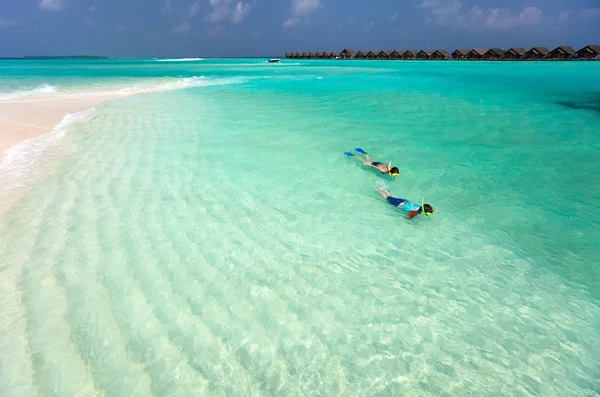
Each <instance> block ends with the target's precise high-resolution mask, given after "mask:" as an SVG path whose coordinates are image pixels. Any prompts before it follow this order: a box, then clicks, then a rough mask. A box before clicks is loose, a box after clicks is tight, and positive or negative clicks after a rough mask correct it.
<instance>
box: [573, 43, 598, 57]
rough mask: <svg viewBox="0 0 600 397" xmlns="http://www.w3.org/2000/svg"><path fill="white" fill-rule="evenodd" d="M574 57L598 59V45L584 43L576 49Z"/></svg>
mask: <svg viewBox="0 0 600 397" xmlns="http://www.w3.org/2000/svg"><path fill="white" fill-rule="evenodd" d="M575 57H576V58H578V59H596V60H600V46H597V45H586V46H585V47H583V48H582V49H581V50H579V51H577V53H576V55H575Z"/></svg>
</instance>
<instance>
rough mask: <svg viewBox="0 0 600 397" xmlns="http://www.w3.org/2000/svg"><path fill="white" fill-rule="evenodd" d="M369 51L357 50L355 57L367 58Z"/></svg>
mask: <svg viewBox="0 0 600 397" xmlns="http://www.w3.org/2000/svg"><path fill="white" fill-rule="evenodd" d="M368 53H369V51H366V50H365V51H357V52H356V55H354V58H356V59H367V54H368Z"/></svg>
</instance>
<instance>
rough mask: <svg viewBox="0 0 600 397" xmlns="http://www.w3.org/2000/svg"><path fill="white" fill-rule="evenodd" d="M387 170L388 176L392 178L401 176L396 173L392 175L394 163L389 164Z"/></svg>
mask: <svg viewBox="0 0 600 397" xmlns="http://www.w3.org/2000/svg"><path fill="white" fill-rule="evenodd" d="M387 169H388V175H389V176H391V177H392V178H393V177H395V176H400V174H396V173H394V174H392V162H391V161H390V162H389V163H388V167H387Z"/></svg>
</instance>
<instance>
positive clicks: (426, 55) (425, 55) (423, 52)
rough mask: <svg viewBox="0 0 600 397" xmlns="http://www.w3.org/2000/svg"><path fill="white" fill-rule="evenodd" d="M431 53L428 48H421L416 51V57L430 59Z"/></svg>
mask: <svg viewBox="0 0 600 397" xmlns="http://www.w3.org/2000/svg"><path fill="white" fill-rule="evenodd" d="M431 55H433V53H432V52H431V51H429V50H421V51H419V52H418V53H417V59H431Z"/></svg>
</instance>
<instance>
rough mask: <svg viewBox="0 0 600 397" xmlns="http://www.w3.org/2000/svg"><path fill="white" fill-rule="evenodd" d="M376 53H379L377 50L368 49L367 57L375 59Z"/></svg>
mask: <svg viewBox="0 0 600 397" xmlns="http://www.w3.org/2000/svg"><path fill="white" fill-rule="evenodd" d="M377 55H379V51H369V52H367V59H377Z"/></svg>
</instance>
